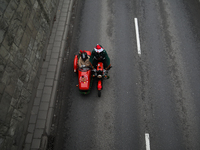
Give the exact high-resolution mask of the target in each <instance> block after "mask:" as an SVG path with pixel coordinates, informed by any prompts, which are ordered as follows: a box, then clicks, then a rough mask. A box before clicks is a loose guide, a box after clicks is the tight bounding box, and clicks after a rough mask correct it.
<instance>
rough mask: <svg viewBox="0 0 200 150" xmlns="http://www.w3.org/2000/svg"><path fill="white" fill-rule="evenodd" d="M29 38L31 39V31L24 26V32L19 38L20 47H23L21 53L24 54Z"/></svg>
mask: <svg viewBox="0 0 200 150" xmlns="http://www.w3.org/2000/svg"><path fill="white" fill-rule="evenodd" d="M30 40H31V32H30V30H29V29H28V28H26V30H25V32H24V34H23V37H22V39H21V43H20V45H21V47H22V49H23V54H26V50H27V48H28V45H29V43H30Z"/></svg>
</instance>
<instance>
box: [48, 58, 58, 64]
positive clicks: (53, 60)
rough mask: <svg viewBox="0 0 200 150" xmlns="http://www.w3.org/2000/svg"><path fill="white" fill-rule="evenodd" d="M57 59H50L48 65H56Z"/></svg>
mask: <svg viewBox="0 0 200 150" xmlns="http://www.w3.org/2000/svg"><path fill="white" fill-rule="evenodd" d="M57 63H58V59H55V58H52V59H51V60H50V62H49V64H50V65H57Z"/></svg>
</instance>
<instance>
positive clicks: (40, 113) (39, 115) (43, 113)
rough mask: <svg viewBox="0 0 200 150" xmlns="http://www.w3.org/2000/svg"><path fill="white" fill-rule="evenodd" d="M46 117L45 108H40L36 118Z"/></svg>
mask: <svg viewBox="0 0 200 150" xmlns="http://www.w3.org/2000/svg"><path fill="white" fill-rule="evenodd" d="M46 118H47V110H40V111H39V113H38V119H44V120H45V119H46Z"/></svg>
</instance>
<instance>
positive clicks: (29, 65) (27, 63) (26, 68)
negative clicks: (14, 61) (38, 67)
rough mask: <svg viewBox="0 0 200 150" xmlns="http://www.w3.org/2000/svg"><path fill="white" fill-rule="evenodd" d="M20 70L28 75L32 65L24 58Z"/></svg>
mask: <svg viewBox="0 0 200 150" xmlns="http://www.w3.org/2000/svg"><path fill="white" fill-rule="evenodd" d="M22 68H23V69H24V70H25V71H26V72H27V73H28V74H30V72H31V70H32V65H31V64H30V62H29V61H28V60H27V59H26V58H25V59H24V63H23V66H22Z"/></svg>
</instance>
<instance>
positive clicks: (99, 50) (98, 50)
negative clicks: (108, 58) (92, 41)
mask: <svg viewBox="0 0 200 150" xmlns="http://www.w3.org/2000/svg"><path fill="white" fill-rule="evenodd" d="M94 50H95V52H97V53H101V52H103V50H104V49H103V48H101V49H96V48H94Z"/></svg>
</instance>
